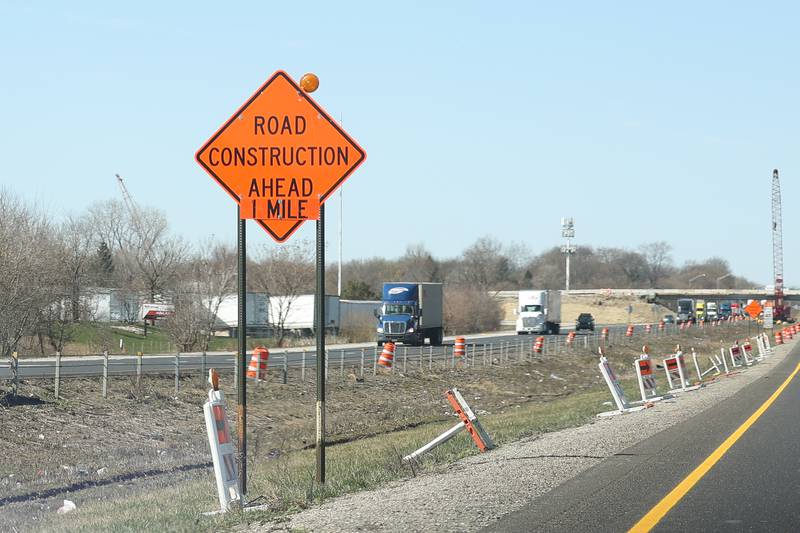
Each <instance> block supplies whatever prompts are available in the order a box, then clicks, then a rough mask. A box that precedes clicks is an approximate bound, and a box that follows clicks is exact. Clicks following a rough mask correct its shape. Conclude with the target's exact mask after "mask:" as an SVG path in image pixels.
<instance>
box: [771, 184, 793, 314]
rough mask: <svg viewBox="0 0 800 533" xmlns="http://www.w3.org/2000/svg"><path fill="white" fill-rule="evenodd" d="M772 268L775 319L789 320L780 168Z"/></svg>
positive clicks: (774, 195)
mask: <svg viewBox="0 0 800 533" xmlns="http://www.w3.org/2000/svg"><path fill="white" fill-rule="evenodd" d="M772 268H773V273H774V275H775V276H774V277H775V308H774V310H773V313H774V319H775V320H787V319H788V318H789V316H790V310H789V309H788V308H787V307H786V305H785V303H784V300H783V217H782V215H781V180H780V178H779V177H778V169H777V168H776V169H775V170H773V171H772Z"/></svg>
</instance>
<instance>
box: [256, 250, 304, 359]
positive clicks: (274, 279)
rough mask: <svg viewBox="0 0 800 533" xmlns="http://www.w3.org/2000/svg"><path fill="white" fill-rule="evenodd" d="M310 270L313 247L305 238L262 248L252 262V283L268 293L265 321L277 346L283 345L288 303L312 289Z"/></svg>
mask: <svg viewBox="0 0 800 533" xmlns="http://www.w3.org/2000/svg"><path fill="white" fill-rule="evenodd" d="M314 273H315V270H314V248H313V246H312V245H311V243H310V242H308V241H299V242H296V243H289V244H282V245H279V246H276V247H268V248H265V249H264V256H263V258H262V260H261V261H260V262H259V263H258V264H257V265H255V268H254V272H253V275H252V278H253V286H254V287H255V288H256V289H257V290H259V291H262V292H266V293H267V295H268V296H269V299H270V304H269V322H270V326H271V327H272V328H273V329H274V330H275V333H276V334H277V335H278V341H277V342H278V346H283V341H284V339H285V337H286V327H285V326H286V320H287V318H289V314H290V312H291V310H292V305H293V304H294V302H295V301H296V300H297V298H298V297H299V296H300V295H301V294H310V293H313V291H314V280H315V276H314Z"/></svg>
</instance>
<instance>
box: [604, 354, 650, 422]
mask: <svg viewBox="0 0 800 533" xmlns="http://www.w3.org/2000/svg"><path fill="white" fill-rule="evenodd" d="M599 352H600V363H599V364H598V366H599V367H600V374H602V376H603V379H604V380H605V382H606V385H608V390H609V391H611V397H612V398H613V399H614V404H616V406H617V409H616V410H615V411H606V412H604V413H599V414H598V415H597V416H602V417H606V416H614V415H621V414H625V413H632V412H634V411H641V410H642V409H645V406H644V405H636V404H637V403H641V402H629V401H628V399H627V398H626V397H625V391H623V390H622V387H621V386H620V384H619V379H617V375H616V374H615V373H614V369H613V368H611V364H610V363H609V362H608V359H606V356H605V355H603V350H602V348H601V349H600V350H599Z"/></svg>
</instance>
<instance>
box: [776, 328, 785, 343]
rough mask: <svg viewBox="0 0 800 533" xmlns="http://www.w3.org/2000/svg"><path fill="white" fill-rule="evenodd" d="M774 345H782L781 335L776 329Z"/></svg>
mask: <svg viewBox="0 0 800 533" xmlns="http://www.w3.org/2000/svg"><path fill="white" fill-rule="evenodd" d="M775 344H776V345H778V344H783V334H782V333H781V332H780V330H777V329H776V330H775Z"/></svg>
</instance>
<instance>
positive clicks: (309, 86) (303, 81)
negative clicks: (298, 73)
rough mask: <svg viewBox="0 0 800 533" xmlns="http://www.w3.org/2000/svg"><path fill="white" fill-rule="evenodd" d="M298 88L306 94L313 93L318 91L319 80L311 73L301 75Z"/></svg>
mask: <svg viewBox="0 0 800 533" xmlns="http://www.w3.org/2000/svg"><path fill="white" fill-rule="evenodd" d="M300 88H301V89H303V90H304V91H305V92H307V93H313V92H314V91H316V90H317V89H319V78H318V77H317V75H316V74H314V73H312V72H307V73H306V74H303V77H302V78H300Z"/></svg>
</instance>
